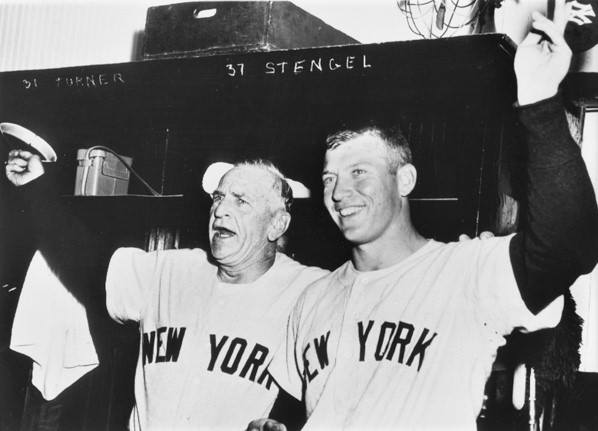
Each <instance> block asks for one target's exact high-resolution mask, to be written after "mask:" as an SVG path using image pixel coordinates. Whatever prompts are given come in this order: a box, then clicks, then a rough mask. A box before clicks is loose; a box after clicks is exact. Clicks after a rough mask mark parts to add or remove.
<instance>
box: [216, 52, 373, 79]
mask: <svg viewBox="0 0 598 431" xmlns="http://www.w3.org/2000/svg"><path fill="white" fill-rule="evenodd" d="M225 67H226V73H227V75H228V76H231V77H234V76H236V77H240V76H244V75H245V63H237V64H232V63H228V64H226V65H225ZM371 67H372V64H371V63H370V62H369V60H368V58H367V55H366V54H362V55H359V56H356V55H347V56H341V57H317V58H300V59H296V60H288V61H266V62H264V67H263V69H262V71H263V73H264V74H266V75H299V74H302V73H323V72H334V71H337V70H338V71H341V70H352V69H360V70H364V69H370V68H371Z"/></svg>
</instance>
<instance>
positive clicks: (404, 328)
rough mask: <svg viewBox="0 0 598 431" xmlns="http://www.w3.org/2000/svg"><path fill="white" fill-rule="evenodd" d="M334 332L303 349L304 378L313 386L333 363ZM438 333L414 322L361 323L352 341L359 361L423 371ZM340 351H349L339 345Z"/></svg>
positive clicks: (356, 327)
mask: <svg viewBox="0 0 598 431" xmlns="http://www.w3.org/2000/svg"><path fill="white" fill-rule="evenodd" d="M330 334H331V331H327V332H326V333H324V334H322V335H320V336H319V337H314V338H312V339H311V340H309V341H308V342H307V344H305V345H304V347H303V350H302V360H303V374H304V379H305V380H306V381H307V382H308V383H309V382H311V381H312V380H314V379H315V378H316V377H317V376H318V375H319V374H320V372H321V371H324V370H326V368H327V367H328V366H329V364H330V354H329V351H330V350H329V346H330V345H331V344H333V345H336V343H329V340H330V339H331V336H330ZM437 335H438V333H436V332H432V331H431V330H430V329H428V328H426V327H416V326H415V325H413V324H412V323H408V322H403V321H401V320H399V321H398V322H390V321H381V322H380V321H375V320H367V321H359V322H357V324H356V326H355V331H354V333H353V338H352V340H351V344H352V347H351V348H354V349H355V353H358V356H357V358H358V359H357V360H358V361H359V362H370V361H376V362H380V361H383V360H385V361H394V362H396V363H397V364H401V365H402V366H408V367H413V368H414V369H415V370H416V371H417V372H419V371H420V370H421V369H422V367H423V366H424V362H425V358H426V351H427V349H428V348H430V346H431V345H432V343H433V342H434V340H435V339H436V336H437ZM338 349H346V346H339V347H338Z"/></svg>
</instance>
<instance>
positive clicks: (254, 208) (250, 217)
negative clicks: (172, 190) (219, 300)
mask: <svg viewBox="0 0 598 431" xmlns="http://www.w3.org/2000/svg"><path fill="white" fill-rule="evenodd" d="M273 185H274V178H273V176H272V175H271V174H270V173H269V172H267V171H265V170H263V169H260V168H257V167H253V166H240V167H236V168H233V169H231V170H230V171H229V172H227V173H226V174H225V175H224V177H223V178H222V179H221V180H220V184H219V185H218V188H217V189H216V191H215V192H214V193H213V195H212V199H213V202H212V207H211V209H210V225H209V235H210V248H211V250H212V256H213V257H214V259H216V261H218V263H219V264H222V265H227V266H231V267H237V268H243V267H245V266H249V265H251V263H252V262H255V261H257V260H260V259H261V258H263V257H264V255H265V253H266V250H267V246H268V244H269V241H268V231H269V228H270V226H271V222H272V219H273V211H272V208H274V207H273V204H275V202H276V191H275V190H274V188H273Z"/></svg>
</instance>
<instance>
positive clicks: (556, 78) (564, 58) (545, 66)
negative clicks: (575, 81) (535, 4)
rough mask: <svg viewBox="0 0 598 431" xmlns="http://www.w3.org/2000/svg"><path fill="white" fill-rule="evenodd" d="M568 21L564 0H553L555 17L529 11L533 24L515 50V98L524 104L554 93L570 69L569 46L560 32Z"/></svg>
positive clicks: (545, 97) (562, 31)
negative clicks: (551, 18)
mask: <svg viewBox="0 0 598 431" xmlns="http://www.w3.org/2000/svg"><path fill="white" fill-rule="evenodd" d="M566 24H567V12H566V8H565V0H556V2H555V10H554V19H553V20H552V21H551V20H549V19H548V18H546V17H545V16H543V15H542V14H540V13H539V12H533V13H532V27H533V29H534V30H535V31H530V33H529V34H528V35H527V36H526V38H525V39H524V40H523V41H522V42H521V43H520V44H519V47H518V48H517V53H516V54H515V75H516V76H517V99H518V102H519V104H520V105H527V104H530V103H534V102H538V101H540V100H543V99H547V98H549V97H552V96H554V95H555V94H556V93H557V91H558V88H559V84H560V83H561V81H562V80H563V78H564V77H565V75H566V74H567V72H568V71H569V64H570V63H571V49H569V46H568V45H567V42H565V38H564V37H563V33H564V31H565V25H566Z"/></svg>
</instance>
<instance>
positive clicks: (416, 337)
mask: <svg viewBox="0 0 598 431" xmlns="http://www.w3.org/2000/svg"><path fill="white" fill-rule="evenodd" d="M509 239H510V237H507V238H493V239H488V240H483V241H481V240H479V239H474V240H472V241H467V242H462V243H450V244H443V243H439V242H436V241H429V242H428V243H427V244H426V245H425V246H423V247H422V248H421V249H419V250H418V251H417V252H415V253H414V254H413V255H411V256H409V257H408V258H406V259H405V260H403V261H401V262H399V263H398V264H396V265H394V266H391V267H389V268H385V269H381V270H377V271H370V272H359V271H357V270H356V269H355V268H354V266H353V264H352V263H351V262H347V263H345V264H344V265H342V266H341V267H340V268H339V269H337V270H336V271H334V272H333V273H331V274H330V275H328V276H326V277H324V278H322V279H320V280H319V281H317V282H316V283H314V284H313V285H312V286H310V287H309V288H308V289H307V290H306V291H305V293H304V294H303V295H302V296H301V298H300V299H299V301H298V302H297V305H296V306H295V308H294V310H293V312H292V314H291V316H290V318H289V325H288V335H287V338H288V340H287V345H286V348H283V349H282V351H281V352H279V353H277V354H276V355H275V358H274V361H273V363H272V364H271V365H270V372H271V373H272V375H273V376H274V378H275V379H276V381H277V382H278V383H279V384H280V386H281V387H282V388H283V389H285V390H286V391H287V392H289V393H290V394H292V395H294V396H295V397H296V398H299V399H301V398H302V395H303V396H304V398H305V402H306V407H307V413H308V416H309V418H308V421H307V424H306V426H305V428H304V430H320V429H323V430H335V429H355V430H369V429H397V430H402V431H404V430H437V429H442V430H459V431H461V430H472V431H474V430H475V429H476V427H475V421H476V417H477V415H478V412H479V410H480V407H481V403H482V399H483V392H484V385H485V382H486V379H487V377H488V375H489V373H490V371H491V367H492V363H493V361H494V359H495V355H496V350H497V348H498V347H499V346H501V345H503V344H504V342H505V340H504V337H503V335H506V334H508V333H510V332H511V330H512V329H513V328H515V327H522V328H526V329H528V330H535V329H539V328H541V327H547V326H554V325H556V324H557V323H558V321H559V320H560V316H561V311H562V302H563V301H562V298H559V299H557V300H555V301H554V302H553V303H552V304H551V305H550V306H548V307H547V308H546V309H544V310H543V311H542V312H541V313H540V314H538V315H536V316H534V315H533V314H532V313H530V312H529V311H528V310H527V308H526V306H525V305H524V303H523V300H522V299H521V296H520V294H519V291H518V288H517V284H516V282H515V279H514V275H513V270H512V268H511V264H510V259H509V252H508V248H509Z"/></svg>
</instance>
